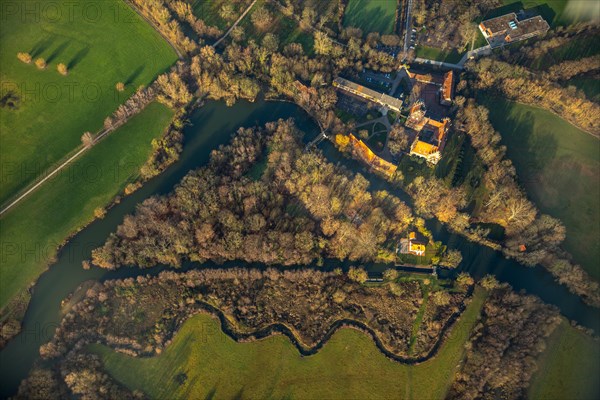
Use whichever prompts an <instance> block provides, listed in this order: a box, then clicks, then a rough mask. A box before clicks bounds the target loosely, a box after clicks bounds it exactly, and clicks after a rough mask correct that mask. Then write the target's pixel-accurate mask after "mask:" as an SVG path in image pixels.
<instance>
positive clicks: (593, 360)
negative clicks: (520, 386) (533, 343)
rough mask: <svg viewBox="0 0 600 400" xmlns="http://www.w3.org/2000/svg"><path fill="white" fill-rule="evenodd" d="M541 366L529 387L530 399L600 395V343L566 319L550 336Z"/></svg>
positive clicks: (577, 399) (579, 399)
mask: <svg viewBox="0 0 600 400" xmlns="http://www.w3.org/2000/svg"><path fill="white" fill-rule="evenodd" d="M538 368H539V369H538V371H537V372H536V373H535V375H534V376H533V379H532V382H531V386H530V387H529V395H528V398H529V399H531V400H563V399H571V400H583V399H589V400H592V399H598V398H600V382H599V381H598V376H600V344H599V343H598V341H594V340H593V339H592V338H591V337H590V336H588V335H586V334H584V333H582V332H580V331H578V330H577V329H575V328H573V327H571V326H570V325H569V323H568V322H567V321H566V320H565V321H564V322H563V323H562V324H561V325H560V326H559V327H558V328H556V330H555V331H554V332H553V333H552V335H551V336H550V338H548V343H547V345H546V350H545V351H544V352H543V353H542V354H541V356H540V358H539V360H538Z"/></svg>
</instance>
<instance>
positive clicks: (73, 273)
mask: <svg viewBox="0 0 600 400" xmlns="http://www.w3.org/2000/svg"><path fill="white" fill-rule="evenodd" d="M290 117H292V118H294V119H295V121H296V124H297V126H298V127H299V128H300V129H302V130H304V131H305V132H306V133H307V138H306V139H307V140H309V139H311V138H312V137H314V136H315V135H316V134H318V132H319V129H318V127H317V125H316V124H315V122H314V121H313V120H312V119H311V118H310V117H309V116H308V115H307V114H306V112H304V111H303V110H302V109H301V108H300V107H298V106H296V105H294V104H291V103H286V102H265V101H262V100H259V101H256V102H254V103H248V102H238V103H237V104H236V105H234V106H233V107H227V106H225V104H224V103H222V102H208V103H207V104H206V105H205V106H204V107H202V108H200V109H198V110H197V111H196V112H195V113H194V114H193V116H192V117H191V118H190V122H191V125H190V126H188V127H187V128H186V131H185V146H184V151H183V153H182V154H181V158H180V160H179V161H178V162H177V163H176V164H174V165H172V166H171V167H170V168H168V169H167V170H166V171H165V172H163V173H162V174H161V175H160V176H158V177H156V178H154V179H152V180H150V181H149V182H147V183H146V184H145V185H144V186H143V187H142V188H141V189H140V190H138V191H137V192H135V193H133V194H132V195H131V196H128V197H125V198H124V199H123V200H122V201H121V202H120V203H119V204H118V205H116V206H114V207H113V208H111V209H110V210H109V211H108V212H107V214H106V216H105V218H104V219H101V220H97V221H95V222H93V223H92V224H90V225H89V226H87V227H86V228H85V229H83V230H82V231H81V232H79V233H78V234H77V235H75V236H74V237H73V238H72V239H71V240H70V241H69V242H68V243H67V244H66V245H65V246H64V247H63V248H62V249H61V251H60V252H59V254H58V259H57V262H56V263H54V264H53V265H52V266H51V267H50V268H49V270H48V271H46V272H45V273H44V274H42V275H41V276H40V278H39V279H38V281H37V283H36V285H35V286H34V288H33V296H32V298H31V303H30V305H29V308H28V310H27V313H26V315H25V318H24V321H23V330H22V332H21V333H20V334H19V335H17V336H16V337H15V338H13V339H12V340H11V341H10V342H9V343H8V344H7V346H6V347H5V348H4V349H3V350H2V352H0V397H2V398H5V397H8V396H10V395H13V394H15V393H16V391H17V388H18V385H19V383H20V382H21V380H22V379H23V378H25V377H26V376H27V374H28V372H29V369H30V368H31V366H32V365H33V363H34V362H35V361H36V360H37V359H38V358H39V347H40V346H41V345H42V344H44V343H46V342H47V341H49V340H50V338H51V337H52V335H53V334H54V330H55V328H56V327H57V326H58V325H59V323H60V319H61V317H62V315H61V313H60V304H61V301H62V300H63V299H64V298H66V297H67V296H68V295H69V293H72V292H73V291H74V290H75V289H76V288H77V287H78V286H79V285H80V284H81V283H83V282H84V281H87V280H99V281H103V280H106V279H115V278H125V277H134V276H138V275H146V274H157V273H159V272H160V271H162V270H164V269H165V268H166V267H155V268H151V269H144V270H141V269H138V268H121V269H118V270H115V271H108V270H103V269H99V268H91V269H89V270H84V269H82V268H81V262H82V261H83V260H85V259H89V258H90V253H91V250H92V249H94V248H96V247H99V246H101V245H102V244H103V243H104V241H105V240H106V238H107V237H108V235H109V234H110V233H111V232H114V231H115V230H116V228H117V226H118V225H119V224H120V223H121V222H122V220H123V217H124V216H125V215H127V214H130V213H132V212H133V211H134V210H135V206H136V205H137V204H138V203H140V202H141V201H143V200H144V199H146V198H148V197H150V196H153V195H159V194H165V193H168V192H170V191H171V190H172V188H173V186H174V185H175V184H177V183H178V182H179V181H180V180H181V178H183V176H184V175H185V174H186V173H188V171H190V170H192V169H195V168H198V167H200V166H202V165H204V164H206V162H207V161H208V159H209V156H210V152H211V150H213V149H215V148H217V147H218V146H219V145H222V144H225V143H227V142H228V141H229V139H230V138H231V135H232V134H233V133H234V132H235V131H236V130H237V129H238V128H239V127H242V126H253V125H257V124H259V125H262V124H264V123H266V122H268V121H273V120H276V119H279V118H284V119H286V118H290ZM320 147H321V149H322V150H323V152H324V154H325V155H326V157H327V158H328V159H329V160H330V161H332V162H334V163H340V164H343V165H345V166H346V167H348V168H350V169H352V170H355V171H362V168H363V167H362V166H361V165H360V164H359V163H357V162H355V161H353V160H349V159H347V158H345V157H343V156H342V155H340V154H339V153H338V152H337V151H336V150H335V149H334V148H333V146H332V145H331V144H330V143H329V142H327V141H325V142H323V143H322V144H321V145H320ZM364 175H365V177H367V179H369V180H370V181H371V186H372V188H380V189H387V190H389V188H388V187H387V184H386V182H385V181H383V180H382V179H379V178H377V177H375V176H373V175H369V174H364ZM390 191H391V192H393V193H394V194H395V195H397V196H399V197H400V198H402V200H403V201H405V202H406V203H408V204H410V203H411V201H410V198H409V197H408V196H407V195H406V194H405V193H404V192H402V191H400V190H390ZM427 224H428V228H429V229H430V230H432V232H433V235H434V237H435V239H436V240H441V241H442V242H444V243H445V244H447V245H448V246H449V247H450V248H455V249H458V250H460V251H461V252H462V254H463V262H462V263H461V266H460V268H459V270H462V271H467V272H469V273H470V274H471V275H472V276H474V277H475V278H480V277H482V276H483V275H485V274H488V273H491V274H494V275H496V277H497V278H498V280H500V281H502V282H508V283H509V284H510V285H512V286H513V288H515V290H525V291H526V292H527V293H531V294H534V295H537V296H539V297H540V298H541V299H542V300H543V301H545V302H547V303H549V304H554V305H556V306H557V307H558V308H559V309H560V311H561V313H562V314H563V315H565V316H566V317H567V318H569V319H573V320H575V321H577V322H578V323H580V324H581V325H583V326H586V327H589V328H592V329H594V330H595V331H596V332H600V310H598V309H595V308H592V307H589V306H587V305H585V304H584V303H582V302H581V300H579V298H578V297H577V296H575V295H573V294H571V293H569V291H568V290H567V289H566V288H565V287H564V286H562V285H558V284H557V283H556V282H555V281H554V279H553V277H552V276H551V275H550V274H549V273H548V272H547V271H545V270H544V269H542V268H540V267H536V268H527V267H524V266H522V265H520V264H518V263H517V262H515V261H513V260H508V259H505V258H504V256H502V254H500V253H499V252H496V251H494V250H492V249H490V248H488V247H485V246H481V245H478V244H475V243H471V242H469V241H468V240H467V239H465V238H463V237H461V236H458V235H455V234H452V233H450V232H449V231H448V230H447V229H446V228H445V227H443V226H442V225H441V224H439V223H438V222H436V221H434V220H430V221H428V223H427ZM325 264H326V266H327V267H326V268H333V267H337V266H345V265H344V264H342V263H339V262H331V263H330V262H326V263H325ZM229 266H248V267H259V268H264V267H265V266H264V265H256V264H248V263H243V262H231V263H226V264H225V265H215V264H213V263H206V264H194V263H187V264H185V265H184V267H183V268H182V269H183V270H187V269H192V268H224V267H229ZM311 267H315V268H323V267H317V266H311ZM364 267H365V268H367V269H368V270H369V272H370V273H380V272H382V271H383V270H384V269H385V268H386V266H385V265H382V264H368V265H365V266H364Z"/></svg>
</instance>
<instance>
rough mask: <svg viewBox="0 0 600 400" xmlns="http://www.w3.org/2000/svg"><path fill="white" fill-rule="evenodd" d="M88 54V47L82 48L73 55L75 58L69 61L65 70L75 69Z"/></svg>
mask: <svg viewBox="0 0 600 400" xmlns="http://www.w3.org/2000/svg"><path fill="white" fill-rule="evenodd" d="M89 52H90V48H89V47H84V48H83V49H81V50H79V51H78V52H77V54H75V56H74V57H73V58H72V59H71V61H69V65H67V69H69V70H72V69H73V68H75V66H77V64H79V63H80V62H81V60H83V59H84V58H85V56H86V55H87V54H88V53H89Z"/></svg>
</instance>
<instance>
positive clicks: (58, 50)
mask: <svg viewBox="0 0 600 400" xmlns="http://www.w3.org/2000/svg"><path fill="white" fill-rule="evenodd" d="M67 47H69V42H64V43H62V44H61V45H59V46H58V47H57V48H56V49H54V51H53V52H52V54H50V55H49V56H48V59H47V60H46V63H48V64H50V63H51V62H52V61H54V59H55V58H56V57H58V56H59V55H61V54H62V52H63V51H65V49H66V48H67Z"/></svg>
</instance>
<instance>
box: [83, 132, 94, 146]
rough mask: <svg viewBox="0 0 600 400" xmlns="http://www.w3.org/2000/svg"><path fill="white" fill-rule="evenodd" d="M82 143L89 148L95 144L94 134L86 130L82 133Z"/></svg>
mask: <svg viewBox="0 0 600 400" xmlns="http://www.w3.org/2000/svg"><path fill="white" fill-rule="evenodd" d="M81 143H83V145H84V146H85V147H87V148H88V149H89V148H90V147H92V146H93V145H94V135H93V134H92V133H91V132H86V133H84V134H83V135H81Z"/></svg>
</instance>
